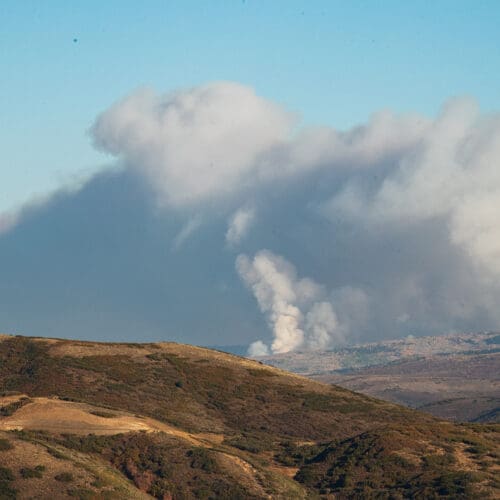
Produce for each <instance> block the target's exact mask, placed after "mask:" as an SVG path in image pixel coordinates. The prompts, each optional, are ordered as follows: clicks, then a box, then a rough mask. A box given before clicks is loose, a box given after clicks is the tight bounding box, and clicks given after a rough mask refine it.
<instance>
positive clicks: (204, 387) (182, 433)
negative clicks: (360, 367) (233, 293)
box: [0, 336, 500, 499]
mask: <svg viewBox="0 0 500 500" xmlns="http://www.w3.org/2000/svg"><path fill="white" fill-rule="evenodd" d="M0 384H1V386H0V391H1V394H2V396H1V400H0V492H1V493H0V496H1V497H2V498H31V497H36V498H66V497H68V498H120V499H122V498H151V497H154V498H163V499H167V498H174V499H181V498H182V499H185V498H227V499H238V498H242V499H243V498H245V499H246V498H269V497H272V498H286V499H290V498H315V497H324V498H333V496H335V498H353V497H362V498H370V497H374V496H377V498H408V497H415V496H420V497H426V498H438V497H445V498H446V497H448V498H465V497H470V496H478V495H480V496H482V497H485V498H488V497H491V498H493V497H495V496H498V493H499V491H500V490H499V488H500V483H499V481H498V471H499V468H500V432H499V431H500V426H498V425H494V424H488V425H483V424H462V425H457V424H453V423H451V422H448V421H442V420H439V419H436V418H435V417H432V416H431V415H427V414H424V413H420V412H418V411H414V410H411V409H407V408H404V407H401V406H397V405H394V404H392V403H389V402H384V401H380V400H376V399H373V398H371V397H367V396H364V395H361V394H356V393H353V392H351V391H349V390H346V389H343V388H340V387H336V386H332V385H327V384H323V383H319V382H316V381H314V380H310V379H307V378H303V377H300V376H297V375H294V374H290V373H287V372H284V371H282V370H279V369H277V368H273V367H270V366H266V365H263V364H261V363H259V362H258V361H252V360H247V359H244V358H240V357H237V356H233V355H230V354H225V353H221V352H217V351H214V350H209V349H203V348H197V347H192V346H188V345H181V344H174V343H159V344H105V343H94V342H79V341H67V340H54V339H42V338H26V337H19V336H16V337H12V336H3V337H1V341H0Z"/></svg>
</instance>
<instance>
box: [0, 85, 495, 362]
mask: <svg viewBox="0 0 500 500" xmlns="http://www.w3.org/2000/svg"><path fill="white" fill-rule="evenodd" d="M332 115H333V116H334V115H335V110H332ZM91 135H92V138H93V141H94V143H95V145H96V147H97V148H99V149H100V150H102V151H105V152H107V153H109V154H110V155H112V157H113V160H112V161H113V162H114V163H113V165H110V166H109V167H107V168H104V169H102V170H101V171H100V172H98V173H97V174H96V175H94V176H93V177H92V178H91V179H89V180H88V181H87V182H85V183H84V184H83V185H82V186H80V187H78V189H62V190H61V191H59V192H57V193H55V194H54V195H53V196H51V197H49V198H48V200H46V201H44V202H40V203H38V204H36V205H32V206H28V207H26V208H24V209H23V210H21V211H19V212H18V213H9V214H4V215H0V262H2V276H1V280H0V312H1V314H2V327H3V328H4V329H6V330H9V331H11V332H13V333H16V332H23V333H26V334H37V335H50V336H59V337H67V336H72V337H82V338H89V339H99V338H102V339H105V340H127V339H131V338H134V339H138V338H143V339H144V340H157V339H174V340H182V341H186V342H193V343H201V344H242V343H247V344H251V345H252V347H251V353H252V354H254V355H258V354H264V353H267V352H268V351H271V352H275V353H279V352H287V351H290V350H294V349H316V348H326V347H330V346H332V345H336V344H338V343H342V342H350V341H357V340H376V339H380V338H396V337H401V336H406V335H408V334H414V335H422V334H439V333H444V332H449V331H456V330H478V329H488V328H491V329H494V328H497V327H498V325H499V324H500V313H499V311H498V307H497V304H498V302H499V300H500V287H499V285H498V283H499V278H500V225H499V224H498V214H499V213H500V165H499V163H500V114H499V113H494V114H488V115H484V114H482V113H481V112H480V111H479V109H478V107H477V105H476V103H475V101H474V100H472V99H469V98H461V99H453V100H451V101H449V102H447V103H445V105H444V106H443V108H442V110H441V112H440V114H439V115H438V116H437V117H436V118H434V119H430V118H428V117H424V116H420V115H417V114H414V115H398V114H397V113H394V112H392V111H390V110H382V111H380V112H378V113H376V114H374V115H373V116H372V117H370V119H369V120H368V121H367V123H365V124H362V125H360V126H358V127H355V128H353V129H351V130H347V131H338V130H335V129H333V128H329V127H301V126H300V119H299V117H298V116H297V115H296V114H294V113H291V112H289V111H288V110H285V109H283V108H282V107H280V106H279V105H277V104H275V103H273V102H270V101H268V100H266V99H265V98H263V97H260V96H258V95H256V94H255V92H254V91H253V90H252V89H251V88H248V87H246V86H244V85H240V84H237V83H229V82H215V83H211V84H208V85H204V86H200V87H197V88H192V89H183V90H179V91H176V92H173V93H168V94H158V93H156V92H154V91H153V90H150V89H141V90H138V91H136V92H133V93H132V94H130V95H129V96H126V97H125V98H124V99H122V100H120V101H118V102H117V103H115V104H113V105H112V106H111V107H110V108H109V109H107V110H105V111H104V112H103V113H102V114H101V115H100V116H98V117H97V118H96V121H95V123H94V125H93V127H92V129H91ZM25 311H29V314H26V312H25Z"/></svg>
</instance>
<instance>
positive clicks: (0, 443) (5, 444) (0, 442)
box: [0, 439, 14, 451]
mask: <svg viewBox="0 0 500 500" xmlns="http://www.w3.org/2000/svg"><path fill="white" fill-rule="evenodd" d="M12 448H14V446H13V445H12V443H11V442H10V441H9V440H8V439H0V451H7V450H12Z"/></svg>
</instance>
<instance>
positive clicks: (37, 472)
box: [19, 465, 45, 479]
mask: <svg viewBox="0 0 500 500" xmlns="http://www.w3.org/2000/svg"><path fill="white" fill-rule="evenodd" d="M44 470H45V467H44V466H43V465H37V466H36V467H35V468H34V469H31V468H29V467H23V468H22V469H21V470H20V471H19V472H20V473H21V477H23V478H24V479H29V478H32V477H43V472H44Z"/></svg>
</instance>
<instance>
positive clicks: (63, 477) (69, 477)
mask: <svg viewBox="0 0 500 500" xmlns="http://www.w3.org/2000/svg"><path fill="white" fill-rule="evenodd" d="M54 479H55V480H56V481H60V482H61V483H71V482H72V481H73V479H74V478H73V474H71V472H61V473H60V474H57V475H56V476H54Z"/></svg>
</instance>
